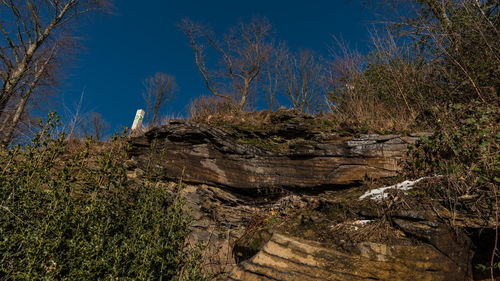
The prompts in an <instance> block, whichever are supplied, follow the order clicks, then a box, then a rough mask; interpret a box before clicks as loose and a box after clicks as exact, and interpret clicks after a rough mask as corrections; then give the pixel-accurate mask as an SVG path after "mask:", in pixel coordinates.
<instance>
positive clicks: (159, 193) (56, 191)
mask: <svg viewBox="0 0 500 281" xmlns="http://www.w3.org/2000/svg"><path fill="white" fill-rule="evenodd" d="M58 123H59V120H58V118H57V117H56V115H55V114H53V113H51V114H50V115H49V118H48V120H47V121H46V122H45V123H44V124H43V125H42V128H41V130H40V131H39V133H38V134H37V135H36V136H35V137H34V138H33V140H32V142H31V143H30V144H29V145H27V146H26V147H24V148H20V147H19V146H18V147H15V148H12V149H9V150H6V151H0V153H1V155H0V156H1V157H0V167H1V168H0V279H2V280H11V279H15V280H19V279H20V280H53V279H82V280H98V279H101V280H102V279H104V280H203V279H204V278H205V277H204V275H203V273H202V271H201V267H200V263H199V261H200V251H199V249H188V248H187V247H186V243H185V240H186V237H187V235H188V234H189V231H188V226H189V222H190V220H189V218H188V217H187V216H186V214H185V213H184V212H183V211H182V210H183V209H182V207H183V202H182V200H181V199H180V197H179V190H180V189H181V188H182V184H179V185H178V186H177V187H176V188H175V189H174V190H167V188H166V187H165V186H153V185H149V184H139V183H135V182H132V181H129V180H128V179H127V177H126V167H125V164H124V163H125V161H124V160H125V159H126V158H125V157H126V153H125V146H126V142H125V140H124V138H122V137H119V136H115V137H114V138H113V139H112V140H111V141H110V142H108V143H97V142H93V141H91V140H87V141H85V143H82V142H74V143H68V142H67V141H65V136H64V134H56V132H57V128H58Z"/></svg>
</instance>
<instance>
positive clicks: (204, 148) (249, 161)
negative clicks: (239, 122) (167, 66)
mask: <svg viewBox="0 0 500 281" xmlns="http://www.w3.org/2000/svg"><path fill="white" fill-rule="evenodd" d="M285 125H286V124H285ZM285 125H283V126H282V127H281V128H280V130H279V132H278V131H277V132H267V135H266V134H264V135H263V134H262V133H261V134H260V136H259V137H260V138H261V139H263V140H266V139H268V138H271V137H272V136H273V135H278V134H281V135H287V136H297V135H300V136H302V138H301V141H300V142H297V143H295V144H294V145H293V146H290V147H289V148H288V149H286V150H285V151H281V152H274V151H270V150H266V149H264V148H261V147H259V146H255V145H250V144H245V143H241V139H239V136H238V134H242V132H241V130H240V131H239V132H238V133H234V132H232V133H230V132H228V131H227V130H223V129H219V128H215V127H211V126H208V125H205V124H199V123H192V122H188V121H171V122H170V123H168V124H167V125H165V126H162V127H159V128H155V129H153V130H151V131H149V132H147V133H146V134H145V135H143V136H140V137H136V138H133V139H132V140H131V149H130V154H131V156H133V157H134V159H135V160H136V162H137V166H138V167H139V168H141V169H157V170H158V175H160V176H161V177H162V178H165V179H169V180H178V179H180V178H181V177H182V178H183V179H184V181H187V182H191V183H197V184H209V185H214V186H225V187H229V188H231V189H233V190H242V191H243V190H247V191H248V190H255V189H266V190H267V189H273V188H283V189H299V190H304V189H307V190H313V189H315V188H323V187H334V186H336V185H350V184H354V183H356V182H359V181H361V180H363V179H365V178H366V177H368V178H381V177H390V176H395V175H396V174H397V172H398V171H399V170H400V169H401V166H400V161H401V159H402V158H403V157H404V155H405V153H406V150H407V147H408V144H412V143H414V142H415V141H416V139H417V138H418V137H414V136H413V137H412V136H399V135H360V136H342V135H340V134H337V133H320V132H314V131H308V128H307V125H306V124H304V125H303V127H301V126H285ZM287 128H288V129H287ZM243 133H245V134H247V135H248V134H252V132H248V131H247V132H243Z"/></svg>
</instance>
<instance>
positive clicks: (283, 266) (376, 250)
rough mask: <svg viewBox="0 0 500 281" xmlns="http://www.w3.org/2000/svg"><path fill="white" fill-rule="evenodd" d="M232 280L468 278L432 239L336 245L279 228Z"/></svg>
mask: <svg viewBox="0 0 500 281" xmlns="http://www.w3.org/2000/svg"><path fill="white" fill-rule="evenodd" d="M228 280H245V281H252V280H287V281H292V280H297V281H299V280H318V281H319V280H466V278H465V276H464V274H463V272H461V270H460V268H459V267H458V266H457V264H455V263H454V262H453V261H452V260H450V259H449V258H448V257H446V256H445V255H444V254H442V253H441V252H439V251H436V249H434V248H433V247H432V246H430V245H420V246H410V245H385V244H377V243H369V242H365V243H359V244H356V245H352V247H351V249H350V250H349V251H342V252H341V251H336V250H333V249H330V248H327V247H324V246H322V245H319V244H318V243H315V242H313V241H306V240H302V239H298V238H291V237H287V236H284V235H280V234H277V233H275V234H274V235H273V236H272V238H271V239H270V240H269V242H267V244H266V245H265V246H264V247H263V248H262V249H261V250H260V251H259V252H258V253H257V255H255V256H253V257H252V258H251V259H249V260H247V261H244V262H242V263H240V264H239V265H238V266H237V267H235V268H234V269H233V270H232V272H231V273H230V275H229V278H228Z"/></svg>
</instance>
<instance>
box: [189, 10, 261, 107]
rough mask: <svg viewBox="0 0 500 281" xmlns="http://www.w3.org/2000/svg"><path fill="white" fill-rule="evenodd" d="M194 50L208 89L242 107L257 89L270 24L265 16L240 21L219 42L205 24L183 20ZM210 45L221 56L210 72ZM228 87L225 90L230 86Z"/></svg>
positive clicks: (197, 64)
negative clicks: (208, 53)
mask: <svg viewBox="0 0 500 281" xmlns="http://www.w3.org/2000/svg"><path fill="white" fill-rule="evenodd" d="M180 27H181V29H182V31H183V32H184V34H186V36H187V37H188V39H189V43H190V46H191V48H192V49H193V51H194V56H195V62H196V66H197V67H198V70H199V71H200V73H201V74H202V76H203V78H204V80H205V83H206V86H207V88H208V89H209V90H210V91H211V92H212V94H214V95H215V96H217V97H220V98H224V99H227V100H228V101H229V102H231V103H232V104H235V105H236V106H237V107H238V108H239V109H242V108H243V107H244V106H245V105H246V104H247V101H248V98H249V96H250V95H251V93H252V92H253V91H255V88H256V81H257V80H258V77H259V74H260V73H261V71H262V65H263V62H264V60H265V56H266V54H268V52H267V51H266V46H267V44H268V38H269V36H270V32H271V25H270V24H269V22H268V21H267V20H266V19H263V18H254V19H252V21H251V22H250V23H242V22H240V23H239V24H238V26H236V27H234V28H231V29H230V31H229V32H228V33H227V34H225V35H224V36H223V37H222V40H221V41H219V40H218V39H217V38H216V36H215V35H214V34H213V32H211V31H210V29H209V28H208V27H206V26H203V25H201V24H198V23H194V22H193V21H191V20H189V19H184V20H183V21H182V23H181V25H180ZM207 46H209V47H211V48H212V49H213V50H215V52H216V53H218V54H219V56H220V57H221V60H220V62H221V64H222V65H221V67H220V69H218V70H217V71H210V70H209V66H207V63H206V61H205V56H206V47H207ZM228 85H229V87H228V88H229V89H224V86H228Z"/></svg>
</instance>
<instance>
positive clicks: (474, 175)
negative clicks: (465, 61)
mask: <svg viewBox="0 0 500 281" xmlns="http://www.w3.org/2000/svg"><path fill="white" fill-rule="evenodd" d="M435 110H436V111H440V110H438V108H436V109H435ZM435 116H437V118H436V131H435V133H434V134H433V135H432V136H431V137H429V138H424V139H423V140H421V141H420V142H419V143H417V145H416V148H415V149H413V150H411V152H410V154H411V156H412V157H411V159H412V161H411V162H410V166H409V168H410V169H409V170H410V171H417V172H418V171H420V172H423V173H427V174H429V173H432V174H441V175H447V176H448V177H453V178H455V179H456V180H458V181H460V182H462V183H463V184H462V185H461V186H462V187H463V188H460V189H458V190H456V192H457V194H456V195H458V196H464V195H471V194H474V193H477V192H480V191H494V190H493V188H494V187H495V186H496V185H498V183H500V155H499V153H498V148H499V147H498V146H499V143H500V131H499V129H498V122H499V116H500V115H499V107H498V105H497V104H496V103H492V104H490V105H488V104H484V103H481V102H478V101H471V102H469V103H468V104H466V105H464V104H450V105H449V106H447V107H446V108H442V109H441V112H436V113H435Z"/></svg>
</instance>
